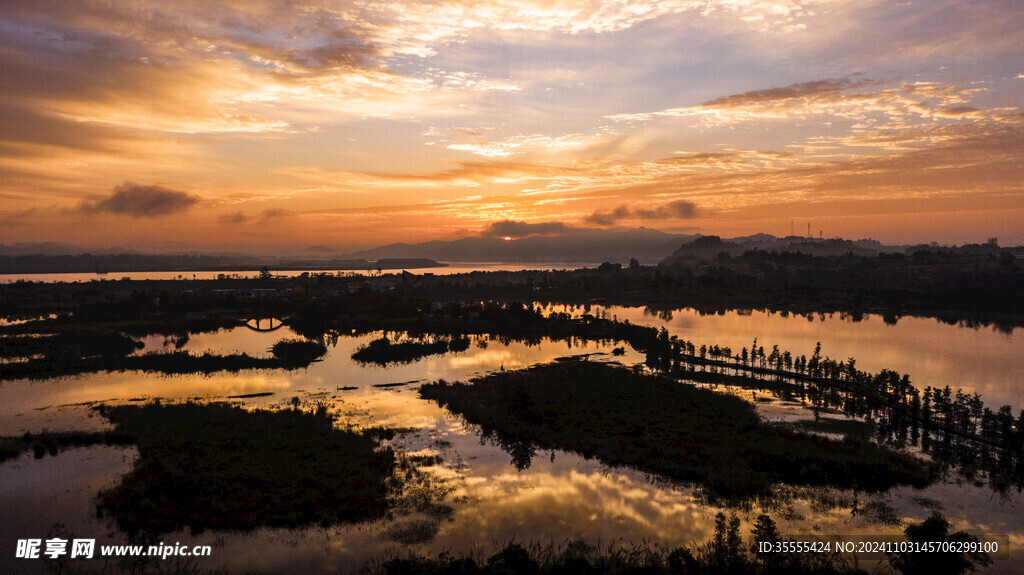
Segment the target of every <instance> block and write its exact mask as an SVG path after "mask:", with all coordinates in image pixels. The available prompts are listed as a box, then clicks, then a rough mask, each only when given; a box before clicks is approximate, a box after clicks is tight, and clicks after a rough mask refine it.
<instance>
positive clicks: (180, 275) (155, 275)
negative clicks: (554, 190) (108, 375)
mask: <svg viewBox="0 0 1024 575" xmlns="http://www.w3.org/2000/svg"><path fill="white" fill-rule="evenodd" d="M439 263H444V262H439ZM598 265H600V262H597V263H581V262H539V263H508V262H500V263H496V262H483V263H468V262H451V263H448V264H447V265H444V266H440V267H436V268H408V269H388V270H383V272H382V273H383V274H385V275H386V274H401V273H402V272H409V273H413V274H433V275H453V274H467V273H472V272H509V271H521V270H529V271H550V270H574V269H580V268H584V267H592V268H594V267H597V266H598ZM376 271H377V268H372V269H360V270H338V269H334V268H326V267H325V268H322V269H309V270H292V269H275V268H273V267H271V268H270V272H271V273H272V274H274V275H275V276H287V277H294V276H298V275H301V274H304V273H309V274H319V273H326V274H332V275H333V274H337V273H340V274H352V273H356V274H368V273H369V274H374V273H376ZM221 275H224V276H227V277H232V278H234V277H238V278H258V277H259V275H260V272H259V271H258V270H220V271H205V270H185V271H155V272H111V273H106V274H98V273H46V274H0V284H4V283H11V282H17V281H26V282H44V283H56V282H67V283H76V282H78V283H83V282H91V281H116V280H120V279H124V278H127V279H130V280H139V281H143V280H176V279H183V280H189V279H191V280H212V279H217V278H218V277H219V276H221Z"/></svg>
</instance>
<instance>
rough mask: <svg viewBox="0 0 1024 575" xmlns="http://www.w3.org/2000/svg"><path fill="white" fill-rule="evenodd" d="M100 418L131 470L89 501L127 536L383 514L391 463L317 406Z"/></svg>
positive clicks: (138, 411)
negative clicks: (126, 453) (131, 455)
mask: <svg viewBox="0 0 1024 575" xmlns="http://www.w3.org/2000/svg"><path fill="white" fill-rule="evenodd" d="M101 411H102V413H103V414H104V415H105V416H106V417H107V418H109V419H110V420H111V421H112V422H113V423H114V424H115V426H116V427H115V431H116V432H118V433H123V434H126V435H127V436H129V437H131V438H132V440H133V442H134V443H136V445H137V446H138V450H139V458H138V460H137V462H136V464H135V467H134V469H132V471H131V472H129V473H128V474H127V475H126V476H125V477H123V478H122V480H121V482H120V483H119V484H118V485H117V486H116V487H113V488H111V489H109V490H106V491H104V492H102V493H101V494H100V495H99V500H98V511H99V512H102V513H104V514H107V515H109V516H110V517H112V518H113V519H114V521H115V522H116V524H117V525H118V527H119V528H120V529H121V530H123V531H125V532H127V533H128V534H130V535H143V536H145V535H150V536H153V535H158V534H162V533H169V532H172V531H175V530H178V529H182V528H184V527H188V528H190V529H191V530H192V531H193V532H198V531H202V530H205V529H218V530H251V529H255V528H257V527H261V526H270V527H302V526H308V525H316V524H319V525H323V526H327V525H331V524H338V523H351V522H358V521H363V520H370V519H376V518H380V517H383V516H384V515H385V514H386V513H387V511H388V507H389V499H388V495H389V482H390V480H391V478H392V476H393V469H394V466H395V455H394V453H393V452H392V451H391V449H389V448H385V449H381V448H380V446H379V443H378V439H377V438H375V437H374V436H373V435H374V434H370V433H356V432H354V431H348V430H340V429H336V428H335V427H334V417H333V416H332V415H331V414H330V413H329V412H328V411H327V409H326V408H325V407H323V406H320V407H317V408H315V409H314V410H313V411H303V410H299V409H283V410H279V411H260V410H257V411H247V410H244V409H242V408H240V407H236V406H230V405H226V404H203V405H200V404H195V403H185V404H176V405H163V404H159V403H152V404H147V405H143V406H127V405H126V406H118V407H106V408H102V409H101ZM377 435H379V434H377Z"/></svg>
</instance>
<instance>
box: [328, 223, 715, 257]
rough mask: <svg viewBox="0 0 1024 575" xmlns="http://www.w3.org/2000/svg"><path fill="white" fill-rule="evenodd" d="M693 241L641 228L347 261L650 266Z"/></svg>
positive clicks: (428, 246) (403, 248) (419, 247)
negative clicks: (633, 260)
mask: <svg viewBox="0 0 1024 575" xmlns="http://www.w3.org/2000/svg"><path fill="white" fill-rule="evenodd" d="M695 237H697V236H694V235H686V234H670V233H665V232H660V231H658V230H650V229H645V228H639V229H632V230H592V229H574V230H572V231H570V232H566V233H562V234H559V235H552V236H542V235H535V236H528V237H525V238H519V239H515V240H505V239H503V238H491V237H469V238H462V239H459V240H452V241H432V242H425V243H419V244H405V243H397V244H390V245H386V246H381V247H378V248H373V249H369V250H364V251H360V252H355V253H351V254H346V255H345V256H344V257H346V258H363V259H371V260H374V259H381V258H430V259H435V260H439V261H449V262H480V263H483V262H519V263H527V262H581V263H600V262H606V261H609V262H619V263H628V262H629V260H630V258H637V260H639V261H640V262H641V263H645V264H653V263H657V262H659V261H661V260H662V259H664V258H665V257H666V256H668V255H669V254H671V253H672V252H674V251H675V250H676V249H677V248H679V246H680V244H682V243H684V242H689V241H691V240H693V239H694V238H695Z"/></svg>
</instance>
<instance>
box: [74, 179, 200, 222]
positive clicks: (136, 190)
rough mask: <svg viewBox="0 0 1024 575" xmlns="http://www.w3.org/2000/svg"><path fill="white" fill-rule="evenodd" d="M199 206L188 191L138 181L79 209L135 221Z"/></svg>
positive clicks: (128, 183) (124, 184) (124, 185)
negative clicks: (130, 218) (122, 216)
mask: <svg viewBox="0 0 1024 575" xmlns="http://www.w3.org/2000/svg"><path fill="white" fill-rule="evenodd" d="M197 203H199V198H197V197H195V196H193V195H191V194H188V193H186V192H179V191H178V190H171V189H169V188H165V187H163V186H144V185H141V184H136V183H135V182H125V183H123V184H121V185H120V186H116V187H115V188H114V191H113V193H112V194H111V195H110V196H109V197H107V198H103V199H102V200H97V201H93V202H83V203H82V204H81V206H80V209H81V210H83V211H86V212H91V213H96V212H107V213H111V214H123V215H127V216H131V217H133V218H153V217H157V216H166V215H168V214H173V213H176V212H182V211H185V210H187V209H189V208H191V207H192V206H194V205H195V204H197Z"/></svg>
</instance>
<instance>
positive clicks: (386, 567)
mask: <svg viewBox="0 0 1024 575" xmlns="http://www.w3.org/2000/svg"><path fill="white" fill-rule="evenodd" d="M904 534H905V535H906V538H907V541H909V542H943V541H949V542H975V543H976V542H977V541H978V539H977V537H975V536H974V535H971V534H969V533H966V532H964V531H958V532H955V533H950V525H949V522H948V521H946V519H945V518H943V517H942V516H941V515H938V514H936V515H933V516H931V517H929V518H928V519H926V520H924V521H923V522H921V523H919V524H911V525H910V526H908V527H907V528H906V529H905V530H904ZM798 539H799V538H798ZM787 540H789V538H786V537H784V536H783V535H782V534H780V533H779V531H778V528H777V527H776V525H775V521H774V520H772V518H771V517H769V516H768V515H761V516H760V517H758V519H757V522H756V523H755V524H754V528H753V529H752V530H751V537H750V538H749V540H744V538H743V535H742V534H741V533H740V521H739V519H738V518H737V517H735V516H733V517H730V518H727V517H726V516H725V514H723V513H719V514H718V516H717V517H716V520H715V532H714V534H713V535H712V538H711V539H710V540H708V541H706V542H704V543H703V544H699V545H698V544H694V545H693V546H691V547H677V548H675V549H666V548H659V547H651V546H647V545H642V546H636V547H633V548H616V547H614V546H610V547H608V548H607V549H603V548H600V547H598V546H595V545H590V544H587V543H586V542H584V541H571V542H568V543H566V544H563V545H562V546H560V547H558V548H555V547H554V546H551V545H549V546H539V545H531V546H527V547H524V546H523V545H521V544H518V543H509V544H508V545H506V546H505V547H504V548H503V549H501V550H500V551H499V552H498V553H495V554H494V555H492V556H490V557H488V558H487V559H486V560H485V561H482V562H479V561H476V560H474V559H473V558H470V557H464V556H463V557H456V556H452V555H449V554H446V553H445V554H441V555H439V556H438V557H437V558H427V557H396V558H394V559H390V560H387V561H384V562H382V563H381V564H380V565H377V566H375V567H372V568H368V569H365V570H364V571H366V572H368V573H369V574H370V575H414V574H415V575H568V574H581V575H634V574H635V575H784V574H797V575H801V574H802V575H810V574H816V575H865V574H867V573H868V571H866V570H864V569H863V568H861V567H859V566H858V561H857V560H855V559H854V558H852V557H850V556H848V555H844V554H843V553H840V552H838V551H836V550H835V549H834V548H833V549H832V550H830V551H828V552H822V553H768V552H760V549H761V548H762V547H765V548H767V547H769V546H772V545H773V544H776V543H780V542H783V541H787ZM887 559H888V563H889V566H890V567H892V568H893V569H894V571H895V572H896V573H900V574H902V575H924V574H927V575H964V574H966V573H972V572H974V570H975V569H976V568H977V567H985V566H987V565H990V564H991V563H992V559H991V557H989V556H988V555H987V554H985V553H916V554H910V553H905V554H893V555H890V556H888V557H887ZM865 563H866V564H868V563H869V562H865Z"/></svg>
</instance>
